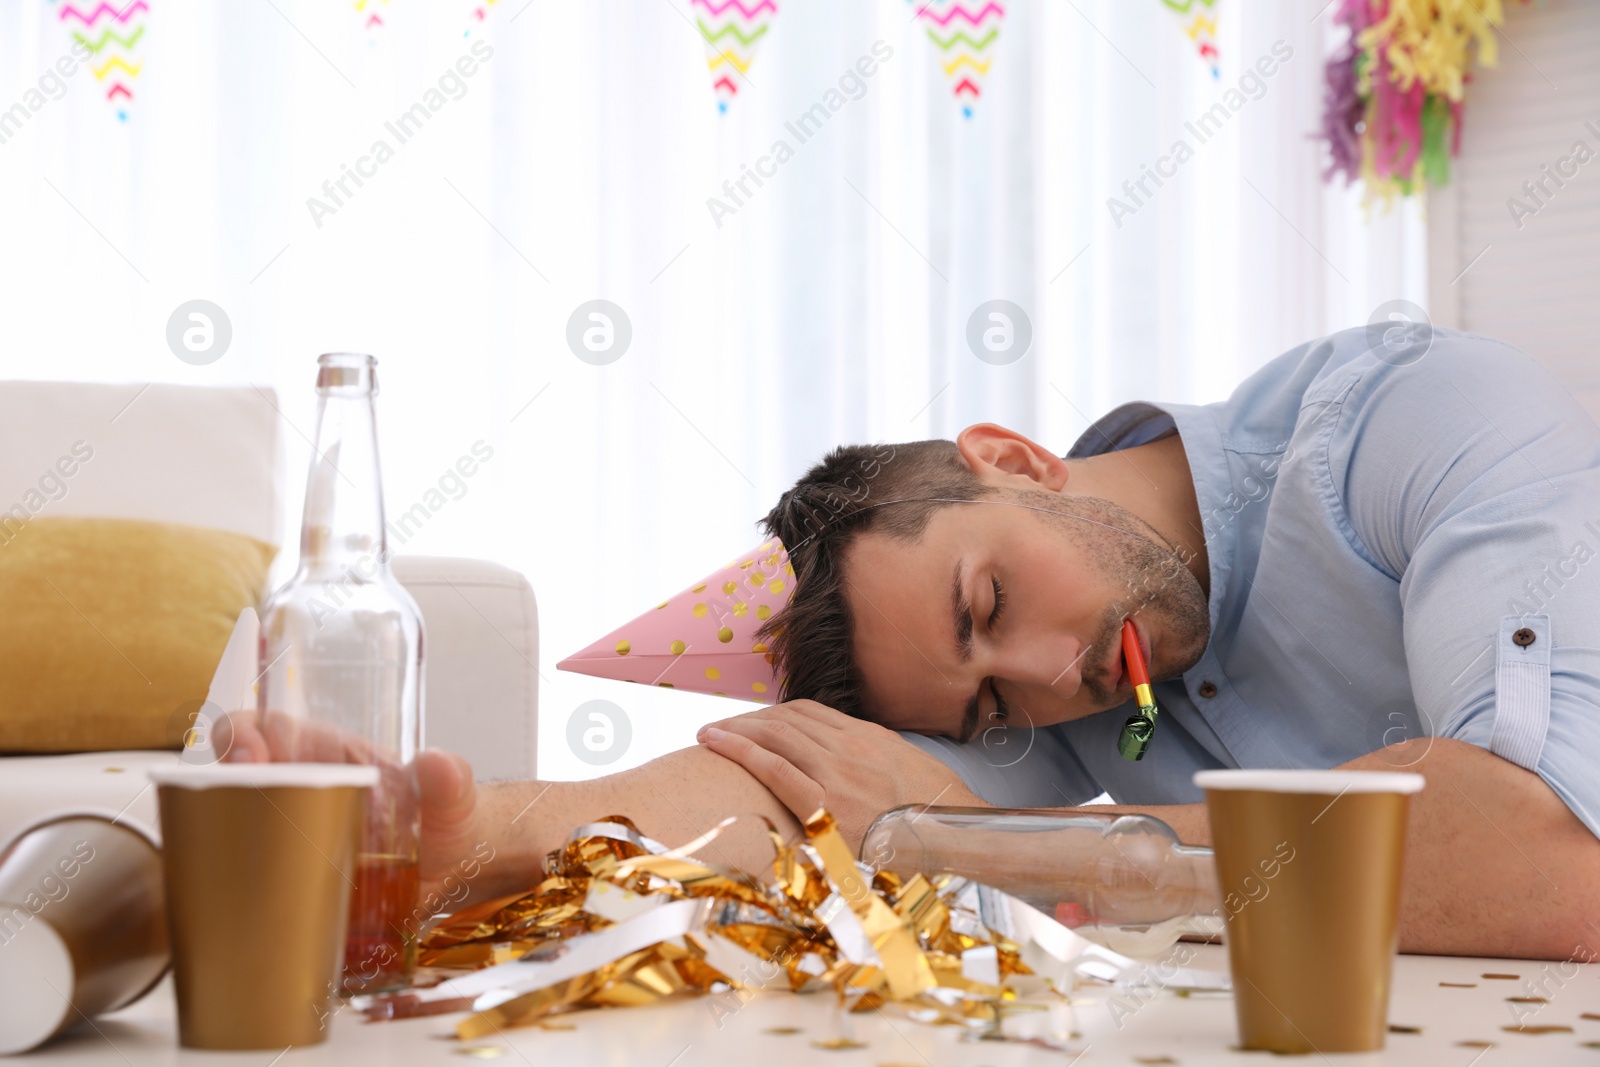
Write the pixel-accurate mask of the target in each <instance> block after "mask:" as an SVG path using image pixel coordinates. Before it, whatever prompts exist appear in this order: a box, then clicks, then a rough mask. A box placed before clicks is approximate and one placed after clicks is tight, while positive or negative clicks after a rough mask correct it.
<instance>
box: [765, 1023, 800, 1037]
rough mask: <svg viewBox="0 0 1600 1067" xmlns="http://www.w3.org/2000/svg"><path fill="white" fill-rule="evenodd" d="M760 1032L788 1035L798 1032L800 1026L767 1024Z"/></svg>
mask: <svg viewBox="0 0 1600 1067" xmlns="http://www.w3.org/2000/svg"><path fill="white" fill-rule="evenodd" d="M761 1032H762V1033H763V1034H777V1035H778V1036H780V1037H788V1036H789V1035H790V1034H798V1033H800V1028H799V1027H798V1026H769V1027H767V1028H766V1029H765V1030H763V1031H761Z"/></svg>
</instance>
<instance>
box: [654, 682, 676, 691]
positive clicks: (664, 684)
mask: <svg viewBox="0 0 1600 1067" xmlns="http://www.w3.org/2000/svg"><path fill="white" fill-rule="evenodd" d="M656 684H657V685H659V686H660V687H661V688H663V689H671V688H672V683H671V682H657V683H656Z"/></svg>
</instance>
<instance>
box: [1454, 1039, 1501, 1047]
mask: <svg viewBox="0 0 1600 1067" xmlns="http://www.w3.org/2000/svg"><path fill="white" fill-rule="evenodd" d="M1456 1048H1494V1042H1493V1041H1457V1042H1456Z"/></svg>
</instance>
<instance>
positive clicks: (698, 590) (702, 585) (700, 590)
mask: <svg viewBox="0 0 1600 1067" xmlns="http://www.w3.org/2000/svg"><path fill="white" fill-rule="evenodd" d="M694 591H695V592H696V593H704V592H705V591H706V583H705V582H701V583H700V584H699V585H697V586H695V587H694Z"/></svg>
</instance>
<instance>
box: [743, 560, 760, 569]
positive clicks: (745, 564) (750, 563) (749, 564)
mask: <svg viewBox="0 0 1600 1067" xmlns="http://www.w3.org/2000/svg"><path fill="white" fill-rule="evenodd" d="M755 562H756V561H755V560H753V559H747V560H745V561H744V562H743V563H741V564H739V569H740V570H748V569H749V568H751V567H752V566H754V565H755Z"/></svg>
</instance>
